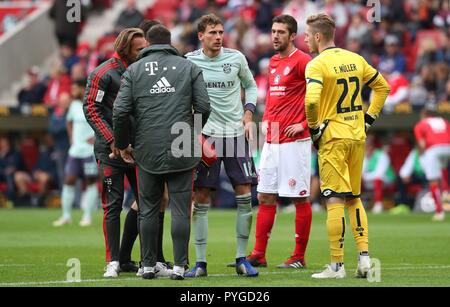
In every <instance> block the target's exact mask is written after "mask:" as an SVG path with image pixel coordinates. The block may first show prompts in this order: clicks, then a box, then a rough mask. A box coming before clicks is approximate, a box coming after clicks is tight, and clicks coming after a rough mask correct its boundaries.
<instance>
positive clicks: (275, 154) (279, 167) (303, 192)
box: [257, 139, 311, 198]
mask: <svg viewBox="0 0 450 307" xmlns="http://www.w3.org/2000/svg"><path fill="white" fill-rule="evenodd" d="M310 185H311V140H310V139H306V140H298V141H295V142H290V143H283V144H270V143H264V147H263V150H262V153H261V160H260V164H259V181H258V187H257V191H258V192H260V193H267V194H278V195H279V196H281V197H291V198H293V197H309V194H310Z"/></svg>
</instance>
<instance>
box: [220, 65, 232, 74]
mask: <svg viewBox="0 0 450 307" xmlns="http://www.w3.org/2000/svg"><path fill="white" fill-rule="evenodd" d="M222 69H223V72H224V73H226V74H229V73H230V72H231V64H223V65H222Z"/></svg>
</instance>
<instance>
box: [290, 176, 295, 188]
mask: <svg viewBox="0 0 450 307" xmlns="http://www.w3.org/2000/svg"><path fill="white" fill-rule="evenodd" d="M288 184H289V187H291V188H294V187H295V185H296V184H297V181H295V179H294V178H291V179H289V181H288Z"/></svg>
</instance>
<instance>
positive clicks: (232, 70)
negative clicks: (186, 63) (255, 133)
mask: <svg viewBox="0 0 450 307" xmlns="http://www.w3.org/2000/svg"><path fill="white" fill-rule="evenodd" d="M186 57H187V59H188V60H190V61H192V62H193V63H195V64H196V65H197V66H199V67H200V68H201V69H202V71H203V78H204V79H205V83H206V88H207V90H208V94H209V98H210V102H211V114H210V116H209V119H208V122H207V123H206V125H205V126H204V127H203V133H204V134H206V135H210V136H215V137H236V136H240V135H242V134H244V128H243V126H242V124H241V120H242V117H243V116H244V108H243V104H242V101H241V87H242V88H244V89H245V102H244V105H245V104H251V105H253V108H251V109H253V110H254V106H255V105H256V98H257V87H256V82H255V79H254V78H253V75H252V72H251V71H250V69H249V67H248V63H247V60H246V59H245V56H244V55H243V54H242V53H241V52H239V51H237V50H234V49H228V48H222V49H221V51H220V53H219V55H218V56H216V57H214V58H209V57H208V56H206V55H205V54H204V52H203V49H199V50H196V51H193V52H190V53H188V54H186Z"/></svg>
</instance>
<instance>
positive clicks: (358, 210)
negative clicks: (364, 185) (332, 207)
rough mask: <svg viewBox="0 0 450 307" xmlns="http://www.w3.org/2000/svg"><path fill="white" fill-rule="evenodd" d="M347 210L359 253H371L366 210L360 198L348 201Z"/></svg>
mask: <svg viewBox="0 0 450 307" xmlns="http://www.w3.org/2000/svg"><path fill="white" fill-rule="evenodd" d="M346 208H347V210H348V215H349V217H350V223H351V224H352V231H353V236H354V237H355V242H356V246H357V248H358V251H359V252H360V253H361V252H368V251H369V226H368V223H367V215H366V210H364V206H363V204H362V202H361V199H360V198H355V199H352V200H348V201H347V202H346Z"/></svg>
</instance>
